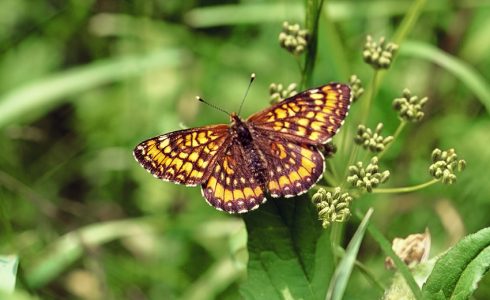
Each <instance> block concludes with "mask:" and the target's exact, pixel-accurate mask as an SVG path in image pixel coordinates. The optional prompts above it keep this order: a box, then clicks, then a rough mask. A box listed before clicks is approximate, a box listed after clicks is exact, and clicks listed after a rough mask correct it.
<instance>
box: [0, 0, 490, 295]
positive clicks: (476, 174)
mask: <svg viewBox="0 0 490 300" xmlns="http://www.w3.org/2000/svg"><path fill="white" fill-rule="evenodd" d="M306 2H308V1H306ZM412 4H413V1H409V0H406V1H405V0H404V1H398V0H391V1H385V0H373V1H367V0H366V1H354V0H350V1H342V0H338V1H325V4H324V10H323V11H322V12H321V13H320V18H319V26H318V48H317V53H316V55H317V58H316V61H315V64H314V73H313V76H312V77H311V78H310V79H309V80H310V81H311V84H312V86H316V85H320V84H324V83H327V82H330V81H340V82H348V79H349V77H350V75H351V74H354V73H355V74H357V75H358V76H359V77H360V78H361V79H362V80H363V82H369V80H370V78H371V76H372V69H371V68H370V67H369V66H368V65H366V64H365V63H363V60H362V55H361V53H362V46H363V43H364V41H365V37H366V35H368V34H370V35H372V36H373V37H380V36H386V37H387V38H390V37H392V36H393V35H394V34H395V32H398V33H400V31H397V29H399V28H400V26H402V25H403V24H400V22H401V20H402V19H403V17H404V16H405V15H407V13H408V12H409V9H410V7H411V5H412ZM304 16H305V1H299V0H297V1H260V0H242V1H224V0H221V1H220V0H213V1H211V0H209V1H206V0H201V1H197V0H185V1H184V0H170V1H169V0H153V1H117V0H102V1H93V0H92V1H88V0H69V1H62V0H50V1H29V0H2V1H0V255H9V254H15V255H17V256H18V257H19V269H18V273H17V277H18V278H17V288H16V289H17V292H16V297H18V299H37V298H38V299H80V298H82V299H213V298H219V299H236V298H239V297H240V295H239V293H238V290H239V288H238V286H239V284H240V282H243V280H244V279H245V277H246V263H247V260H248V253H247V251H246V241H247V232H246V230H245V226H244V223H243V221H242V220H241V218H240V217H236V216H229V215H226V214H224V213H221V212H218V211H216V210H214V209H213V208H211V207H209V206H208V205H207V204H206V203H205V201H204V200H203V199H202V197H201V193H200V191H199V189H198V188H186V187H184V186H178V185H173V184H170V183H162V182H159V181H158V180H155V179H154V178H152V177H151V176H149V175H148V174H147V173H146V172H145V171H144V170H142V169H141V168H140V167H139V166H138V164H137V163H136V162H135V161H134V160H133V158H132V155H131V151H132V149H133V147H134V145H136V144H137V143H138V142H140V141H142V140H144V139H146V138H149V137H151V136H155V135H158V134H161V133H164V132H168V131H172V130H177V129H181V128H183V127H194V126H200V125H207V124H213V123H227V122H228V119H227V117H226V116H224V115H223V114H222V113H220V112H218V111H216V110H212V109H210V108H209V107H207V106H203V105H200V104H199V103H198V102H197V101H195V98H194V97H195V96H196V95H200V96H202V97H203V98H204V99H206V100H208V101H209V102H212V103H214V104H216V105H218V106H220V107H222V108H224V109H226V110H229V111H233V110H236V109H238V106H239V105H240V100H241V97H242V95H243V92H244V91H245V88H246V86H247V83H248V77H249V74H250V73H252V72H254V73H256V74H257V79H256V81H255V83H254V85H253V87H252V89H251V91H250V94H249V96H248V98H247V100H246V102H245V106H244V109H243V113H242V115H243V117H246V116H248V115H249V114H251V113H253V112H256V111H258V110H260V109H263V108H265V107H267V105H268V99H269V95H268V86H269V84H270V83H271V82H276V83H283V84H286V85H287V84H289V83H291V82H297V83H299V82H300V80H301V76H300V71H299V69H298V65H297V62H296V61H295V59H294V58H292V57H291V56H290V54H289V53H287V52H286V51H284V50H283V49H281V48H280V47H279V43H278V40H277V37H278V34H279V32H280V31H281V26H282V22H283V21H290V22H299V23H303V22H304V21H305V20H304ZM402 35H403V36H401V35H397V36H395V37H394V38H395V40H397V42H400V41H401V42H400V49H399V54H397V55H398V56H397V57H396V58H395V61H394V63H393V65H392V66H391V68H390V70H389V71H388V72H387V73H385V74H383V75H385V76H383V78H382V82H381V85H380V87H379V91H378V93H377V95H376V96H375V98H374V103H373V106H372V109H371V111H370V114H369V122H368V123H369V124H367V125H369V126H375V124H377V123H378V122H383V123H384V129H383V130H384V131H386V132H394V131H395V129H396V127H397V126H398V119H397V117H396V114H395V113H394V112H393V110H392V108H391V101H392V100H393V99H394V98H396V97H399V95H401V92H402V91H403V89H404V88H406V87H408V88H410V89H411V90H412V91H413V92H414V93H415V94H418V95H427V96H428V97H429V102H428V103H427V105H426V107H425V108H424V112H425V117H424V119H423V121H422V122H420V123H417V124H415V125H409V126H407V127H406V129H405V131H404V132H403V133H402V134H401V136H400V137H399V139H398V140H397V143H396V144H393V146H392V147H391V149H390V151H389V152H387V153H386V155H385V157H384V161H383V164H384V166H383V169H385V168H386V169H390V170H391V173H392V176H391V178H390V181H389V184H390V185H392V186H401V185H415V184H419V183H421V182H424V181H426V180H428V179H430V174H429V173H428V166H429V164H430V153H431V151H432V149H433V148H435V147H439V148H441V149H449V148H452V147H454V148H456V150H457V151H458V155H459V156H460V157H462V158H464V159H465V160H466V162H467V165H468V166H467V170H466V171H465V172H464V173H461V174H460V175H458V180H457V182H456V184H455V185H452V186H449V187H448V186H443V185H433V186H431V187H429V188H426V189H424V190H423V191H420V192H416V193H410V194H400V195H393V194H389V195H384V194H375V195H369V196H367V197H364V198H362V201H357V202H356V201H354V202H353V205H354V208H355V209H357V210H361V211H367V208H368V207H374V213H373V215H372V218H371V222H372V223H374V224H376V226H377V227H378V228H379V229H380V230H381V231H382V232H383V233H384V235H385V236H386V237H387V238H388V239H392V238H394V237H396V236H406V235H408V234H411V233H413V232H422V231H424V229H425V228H426V227H428V228H430V231H431V233H432V249H433V250H432V253H435V254H438V253H441V252H442V251H444V250H445V249H447V247H448V246H450V245H453V244H454V243H455V242H456V241H458V240H459V239H461V238H462V237H463V236H464V235H466V234H467V233H470V232H475V231H477V230H479V229H481V228H484V227H488V226H490V219H489V218H488V212H489V211H490V197H489V195H490V185H489V184H488V183H489V178H490V147H488V145H489V140H490V139H489V132H490V118H489V115H488V114H489V107H490V96H489V95H490V92H489V90H490V87H489V78H490V55H489V53H490V39H488V37H489V36H490V1H487V0H480V1H473V0H461V1H449V0H436V1H427V3H426V5H425V6H424V8H423V9H422V10H421V13H420V16H419V17H418V18H416V20H415V23H414V24H413V27H412V30H411V31H409V32H408V31H407V32H402ZM398 39H399V40H400V41H398ZM361 101H362V100H361ZM362 106H363V105H362V104H361V105H358V106H354V107H353V109H352V114H351V115H350V116H349V117H348V119H347V122H346V125H345V127H344V128H343V129H342V130H341V134H340V136H339V137H338V138H337V139H335V140H334V142H340V141H344V140H346V139H344V138H343V137H344V135H347V136H349V135H352V136H353V135H354V134H355V129H356V128H357V125H358V124H355V123H354V122H351V121H350V120H351V119H352V120H354V119H355V117H356V116H359V115H360V114H361V112H362V111H361V108H362ZM349 143H352V141H350V142H348V143H347V145H349ZM342 149H346V148H345V147H344V148H342ZM348 156H349V154H348V153H342V152H341V153H337V157H336V160H335V162H334V163H335V164H336V165H337V169H339V170H340V169H342V168H343V167H344V166H345V164H346V161H347V160H348ZM285 201H288V200H285ZM295 201H299V200H295ZM305 201H306V200H305ZM255 221H256V222H258V223H260V222H259V220H255ZM356 227H357V224H355V222H353V224H350V223H349V224H347V225H346V226H345V228H344V230H343V231H342V233H341V234H342V238H341V240H342V241H343V242H347V241H349V240H350V238H351V237H352V234H353V233H354V230H355V228H356ZM255 238H256V240H254V243H260V241H259V240H257V237H255ZM342 246H345V245H342ZM357 259H358V260H360V261H362V262H363V263H364V265H365V266H367V267H368V268H369V270H371V272H372V273H373V274H374V276H375V277H377V278H378V279H379V280H380V281H381V282H383V283H384V284H386V285H389V283H390V279H391V273H390V272H389V271H386V270H385V269H384V265H383V261H384V256H383V254H382V253H381V252H380V250H379V246H378V245H377V244H376V243H375V242H374V240H372V239H371V238H369V237H368V238H366V239H365V240H364V241H363V244H362V245H361V247H360V249H359V253H358V257H357ZM329 272H330V271H329ZM489 286H490V278H489V276H486V277H485V278H484V279H483V281H482V282H481V283H480V287H479V289H478V290H477V291H476V293H475V294H474V298H475V299H488V298H489V297H490V287H489ZM324 288H325V289H327V288H328V282H325V287H324ZM380 296H381V294H380V292H379V290H376V289H373V288H372V283H371V282H369V281H367V280H366V278H365V277H363V275H362V274H361V272H358V271H356V270H354V271H353V273H352V275H351V277H350V279H349V281H348V285H347V287H346V292H345V298H346V299H373V298H377V297H380ZM36 297H37V298H36Z"/></svg>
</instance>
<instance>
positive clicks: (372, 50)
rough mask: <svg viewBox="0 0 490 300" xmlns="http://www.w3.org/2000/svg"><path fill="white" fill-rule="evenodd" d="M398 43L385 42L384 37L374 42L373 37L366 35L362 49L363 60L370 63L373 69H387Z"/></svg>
mask: <svg viewBox="0 0 490 300" xmlns="http://www.w3.org/2000/svg"><path fill="white" fill-rule="evenodd" d="M397 49H398V45H397V44H394V43H386V41H385V38H384V37H382V38H380V39H379V42H378V43H376V42H375V41H373V38H372V37H371V36H370V35H368V36H367V37H366V43H365V44H364V50H363V51H362V56H363V58H364V61H365V62H366V63H368V64H370V65H371V66H372V67H373V68H375V69H388V68H389V67H390V65H391V62H392V60H393V56H394V55H395V52H396V50H397Z"/></svg>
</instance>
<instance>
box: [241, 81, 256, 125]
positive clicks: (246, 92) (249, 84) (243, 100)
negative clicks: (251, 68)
mask: <svg viewBox="0 0 490 300" xmlns="http://www.w3.org/2000/svg"><path fill="white" fill-rule="evenodd" d="M254 79H255V73H252V75H250V82H249V83H248V87H247V90H246V91H245V96H243V99H242V103H241V104H240V108H239V109H238V115H240V112H241V111H242V106H243V102H245V98H247V95H248V91H249V90H250V86H251V85H252V82H253V81H254Z"/></svg>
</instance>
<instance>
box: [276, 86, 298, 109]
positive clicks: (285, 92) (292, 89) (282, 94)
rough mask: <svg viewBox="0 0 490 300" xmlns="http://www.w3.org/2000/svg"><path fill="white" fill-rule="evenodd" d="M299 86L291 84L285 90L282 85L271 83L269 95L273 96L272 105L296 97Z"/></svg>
mask: <svg viewBox="0 0 490 300" xmlns="http://www.w3.org/2000/svg"><path fill="white" fill-rule="evenodd" d="M296 87H297V84H296V83H291V84H290V85H288V87H287V88H284V86H283V85H282V84H280V83H279V84H276V83H271V85H270V86H269V94H270V95H271V98H270V99H271V100H270V102H271V104H275V103H278V102H281V101H282V100H284V99H286V98H289V97H292V96H294V95H296V94H297V93H298V92H297V91H296Z"/></svg>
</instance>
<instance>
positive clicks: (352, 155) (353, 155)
mask: <svg viewBox="0 0 490 300" xmlns="http://www.w3.org/2000/svg"><path fill="white" fill-rule="evenodd" d="M353 147H354V148H353V149H352V151H351V152H350V157H349V160H348V161H347V165H346V166H345V170H344V177H343V178H344V179H345V178H346V177H347V172H348V171H349V166H350V165H352V164H353V163H354V161H355V160H356V158H357V154H358V153H359V148H360V147H361V146H359V145H358V144H354V146H353Z"/></svg>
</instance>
